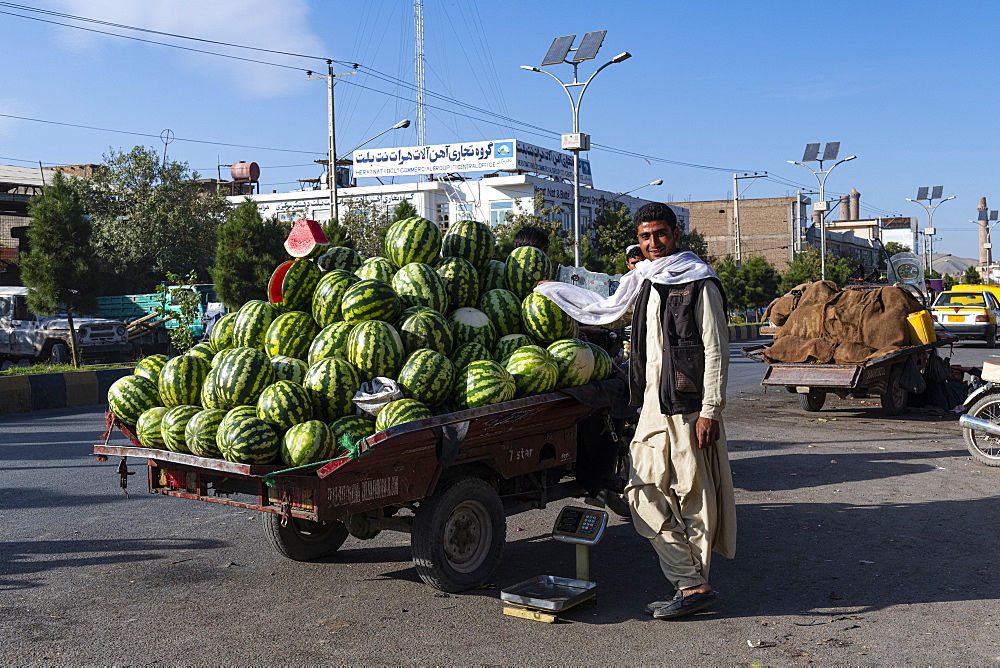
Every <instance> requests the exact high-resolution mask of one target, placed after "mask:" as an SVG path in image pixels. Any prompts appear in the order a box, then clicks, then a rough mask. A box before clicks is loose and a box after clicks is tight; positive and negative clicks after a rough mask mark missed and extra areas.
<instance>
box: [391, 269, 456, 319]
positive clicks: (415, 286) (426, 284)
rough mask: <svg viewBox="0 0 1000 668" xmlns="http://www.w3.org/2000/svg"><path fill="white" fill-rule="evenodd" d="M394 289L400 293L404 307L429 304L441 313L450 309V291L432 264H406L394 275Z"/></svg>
mask: <svg viewBox="0 0 1000 668" xmlns="http://www.w3.org/2000/svg"><path fill="white" fill-rule="evenodd" d="M392 289H393V290H395V291H396V294H397V295H399V299H400V301H401V302H402V303H403V306H404V307H408V306H427V307H429V308H432V309H434V310H435V311H438V312H439V313H446V312H447V311H448V291H447V290H446V289H445V286H444V280H442V278H441V277H440V276H439V275H438V273H437V272H436V271H434V268H433V267H431V266H430V265H426V264H422V263H420V262H411V263H410V264H407V265H404V266H403V268H402V269H400V270H399V271H397V272H396V274H395V275H394V276H393V277H392Z"/></svg>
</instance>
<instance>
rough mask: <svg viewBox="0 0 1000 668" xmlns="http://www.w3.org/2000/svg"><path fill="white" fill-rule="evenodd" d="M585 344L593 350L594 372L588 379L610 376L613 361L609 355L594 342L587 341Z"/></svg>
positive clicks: (612, 371) (612, 373)
mask: <svg viewBox="0 0 1000 668" xmlns="http://www.w3.org/2000/svg"><path fill="white" fill-rule="evenodd" d="M587 345H588V346H590V349H591V350H592V351H593V352H594V374H593V375H592V376H591V377H590V380H606V379H608V378H611V376H612V375H614V370H615V365H614V362H612V361H611V355H609V354H608V351H607V350H605V349H604V348H602V347H600V346H599V345H597V344H596V343H591V342H590V341H587Z"/></svg>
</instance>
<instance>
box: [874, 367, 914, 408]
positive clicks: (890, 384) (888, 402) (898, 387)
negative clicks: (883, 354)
mask: <svg viewBox="0 0 1000 668" xmlns="http://www.w3.org/2000/svg"><path fill="white" fill-rule="evenodd" d="M902 376H903V365H902V364H897V365H896V366H894V367H892V369H890V370H889V378H888V379H887V380H886V381H885V392H883V393H882V394H881V397H880V399H881V402H882V414H883V415H900V414H901V413H903V412H904V411H905V410H906V402H907V401H908V400H909V398H910V393H909V392H908V391H907V390H906V388H905V387H903V386H902V384H900V382H899V379H900V378H901V377H902Z"/></svg>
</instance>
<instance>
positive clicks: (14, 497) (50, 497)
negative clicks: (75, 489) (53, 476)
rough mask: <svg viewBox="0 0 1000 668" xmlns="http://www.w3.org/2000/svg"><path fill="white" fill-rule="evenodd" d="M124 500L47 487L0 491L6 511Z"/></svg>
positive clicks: (1, 503)
mask: <svg viewBox="0 0 1000 668" xmlns="http://www.w3.org/2000/svg"><path fill="white" fill-rule="evenodd" d="M122 498H123V497H122V496H121V495H112V494H67V493H66V492H60V491H58V490H55V489H49V488H45V487H14V488H8V489H0V507H2V508H4V509H6V510H15V509H25V508H66V507H73V506H90V505H96V504H100V503H112V502H116V501H121V500H122Z"/></svg>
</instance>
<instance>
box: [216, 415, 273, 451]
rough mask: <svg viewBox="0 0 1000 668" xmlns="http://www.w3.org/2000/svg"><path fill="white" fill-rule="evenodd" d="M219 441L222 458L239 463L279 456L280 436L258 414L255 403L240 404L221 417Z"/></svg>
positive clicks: (217, 437) (217, 438)
mask: <svg viewBox="0 0 1000 668" xmlns="http://www.w3.org/2000/svg"><path fill="white" fill-rule="evenodd" d="M216 444H217V445H218V446H219V452H220V453H222V457H223V459H225V460H226V461H230V462H238V463H240V464H270V463H271V462H273V461H274V460H275V459H277V457H278V451H279V450H280V448H281V439H280V438H279V437H278V434H277V433H276V432H275V431H274V429H272V428H271V425H269V424H268V423H266V422H264V421H263V420H261V419H260V418H259V417H257V407H256V406H237V407H236V408H234V409H232V410H231V411H229V412H228V413H226V417H224V418H222V422H221V423H220V424H219V431H218V432H217V434H216Z"/></svg>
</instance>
